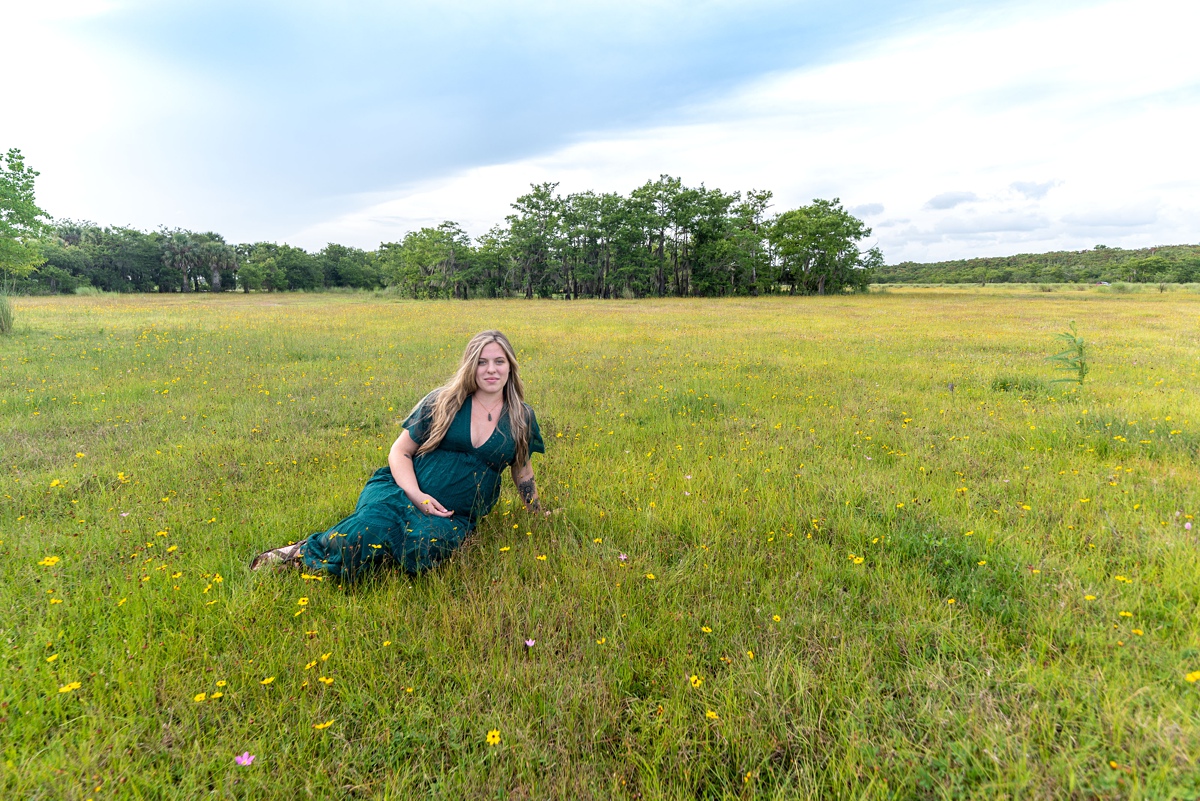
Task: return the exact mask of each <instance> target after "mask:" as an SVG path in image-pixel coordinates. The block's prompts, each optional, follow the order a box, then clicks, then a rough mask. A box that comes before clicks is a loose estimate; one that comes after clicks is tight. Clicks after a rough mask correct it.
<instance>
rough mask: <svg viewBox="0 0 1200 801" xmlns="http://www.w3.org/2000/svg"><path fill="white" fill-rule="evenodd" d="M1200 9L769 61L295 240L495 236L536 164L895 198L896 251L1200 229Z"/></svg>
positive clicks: (995, 250)
mask: <svg viewBox="0 0 1200 801" xmlns="http://www.w3.org/2000/svg"><path fill="white" fill-rule="evenodd" d="M1197 22H1200V7H1196V6H1194V5H1193V4H1191V3H1185V2H1168V1H1167V0H1160V1H1159V2H1153V1H1151V2H1146V1H1145V0H1142V1H1141V2H1127V1H1125V0H1122V1H1121V2H1113V3H1108V4H1105V5H1102V6H1098V7H1091V8H1078V9H1074V10H1069V11H1065V12H1054V11H1046V12H1042V13H1041V14H1039V15H1036V16H1026V17H1024V18H1022V19H1019V20H1000V21H998V20H996V19H994V18H988V19H982V20H980V19H977V20H975V21H973V22H970V23H966V24H964V23H961V22H959V23H956V24H953V25H951V24H949V23H947V24H946V25H944V26H943V27H940V28H937V29H934V30H932V31H929V32H925V33H919V34H913V35H905V36H899V37H897V38H895V39H892V40H889V41H885V42H882V43H877V44H876V45H875V46H873V47H872V48H871V49H870V51H869V52H863V53H861V54H860V55H859V56H858V57H856V58H853V59H849V60H846V61H844V62H841V63H836V64H830V65H827V66H824V67H820V68H817V69H805V70H798V71H794V72H787V73H782V74H778V75H773V76H769V77H767V78H764V79H762V80H760V81H758V82H756V83H754V84H752V85H749V86H745V87H743V88H742V89H740V90H739V91H737V92H735V93H733V94H731V95H730V96H728V97H725V98H723V99H721V100H719V101H717V102H713V103H710V104H706V105H704V106H702V107H696V108H692V109H689V110H688V111H687V112H686V113H685V114H684V115H683V116H682V117H681V119H680V121H679V122H678V123H677V124H673V125H667V126H661V127H658V128H652V129H646V130H638V131H631V132H627V133H625V134H623V135H615V136H603V137H601V136H597V137H595V138H592V139H587V140H583V141H580V142H578V143H576V144H574V145H571V146H569V147H565V148H562V149H560V150H558V151H556V152H553V153H548V154H545V155H543V156H539V157H536V158H529V159H524V160H521V161H516V162H512V163H507V164H497V165H491V166H485V167H478V168H474V169H469V170H465V171H462V172H460V173H458V174H455V175H451V176H448V177H446V178H444V179H441V180H437V181H431V182H427V183H424V184H421V185H416V186H410V187H404V188H401V189H398V190H397V191H396V192H394V193H389V194H386V195H376V196H373V197H364V198H362V205H361V208H360V210H359V211H356V212H354V213H351V214H347V215H344V216H341V217H338V218H336V219H331V220H328V221H327V222H325V223H321V224H320V225H317V226H313V227H310V228H307V229H305V230H301V231H297V232H296V234H295V237H294V238H293V239H294V240H295V241H297V242H300V243H302V244H306V245H310V246H312V245H320V244H323V243H324V242H325V241H330V240H332V241H345V242H351V241H353V242H355V243H356V244H360V245H368V246H369V245H373V244H375V243H377V242H378V241H381V240H391V239H397V238H399V237H400V236H401V235H402V234H403V233H404V231H406V230H410V229H415V228H417V227H420V226H422V225H430V224H436V223H437V222H440V221H441V220H443V219H454V220H457V221H459V222H461V223H463V224H464V226H465V227H466V228H467V229H468V230H469V231H471V232H472V233H474V234H479V233H482V232H483V231H484V230H486V229H487V228H488V227H489V226H490V225H492V224H495V223H498V222H501V221H502V220H503V217H504V215H505V214H506V213H508V211H509V208H508V204H509V203H510V202H511V201H512V200H513V199H515V198H516V196H517V195H518V194H520V193H522V192H523V191H525V190H526V189H527V187H528V184H529V183H531V182H541V181H559V182H561V183H560V191H564V192H571V191H582V190H585V189H593V190H597V191H620V192H628V191H629V190H630V189H632V188H633V187H635V186H637V185H640V184H641V183H643V182H644V181H645V180H647V179H650V178H654V177H657V176H658V175H659V174H660V173H663V172H666V173H669V174H672V175H677V176H680V177H682V178H683V179H684V181H685V182H686V183H689V184H697V183H700V182H704V183H705V184H706V185H707V186H709V187H714V186H716V187H720V188H722V189H724V190H726V191H730V190H734V189H743V190H744V189H749V188H766V189H772V190H773V191H774V192H775V200H776V208H778V209H782V208H788V207H792V206H795V205H799V204H802V203H805V202H808V201H809V200H811V199H812V198H813V197H833V196H839V197H840V198H841V199H842V200H843V201H844V202H845V203H846V204H847V206H849V207H856V204H858V206H857V207H861V208H864V209H865V208H867V207H868V205H870V206H871V207H872V208H873V207H874V206H879V207H881V208H880V210H879V212H874V211H872V212H870V213H880V212H881V211H882V207H886V208H887V209H888V211H889V213H890V215H892V216H891V220H892V221H891V222H889V221H887V220H884V221H880V222H878V223H877V224H875V225H874V227H875V229H876V235H877V237H878V243H879V244H880V245H881V246H882V248H883V250H884V254H885V256H886V257H887V258H888V260H889V261H899V260H903V259H919V260H924V259H935V258H958V257H963V256H970V255H989V254H1000V253H1009V252H1018V251H1024V252H1028V251H1032V250H1047V249H1054V248H1071V249H1077V248H1081V247H1088V246H1091V245H1093V244H1095V242H1094V241H1093V239H1095V237H1097V236H1099V235H1101V234H1103V236H1104V237H1105V242H1106V244H1109V245H1143V244H1168V243H1175V242H1185V241H1194V240H1195V239H1196V229H1195V226H1194V220H1195V219H1197V218H1198V217H1200V159H1197V158H1196V157H1195V153H1194V143H1193V141H1192V140H1193V137H1194V131H1196V130H1200V102H1197V93H1198V92H1197V87H1198V86H1200V60H1197V59H1195V58H1194V57H1193V47H1192V42H1191V38H1192V33H1191V31H1193V30H1195V23H1197ZM1114 54H1119V57H1117V56H1116V55H1114ZM1030 176H1037V178H1038V180H1037V181H1031V180H1029V177H1030ZM1051 187H1055V191H1054V192H1050V191H1049V189H1050V188H1051ZM953 192H960V193H967V194H969V195H971V196H974V197H975V200H974V201H973V202H972V203H971V204H970V205H969V206H968V207H966V208H967V209H969V210H970V212H971V213H970V214H969V215H966V214H963V213H960V212H961V211H962V209H961V208H960V209H954V210H953V211H952V212H951V211H950V209H951V208H952V207H953V206H958V205H959V204H958V203H948V204H947V205H943V206H941V207H940V208H938V207H937V206H936V204H935V207H934V208H927V207H926V205H927V201H928V200H929V198H935V199H936V198H937V197H939V196H941V197H945V196H946V195H947V193H953ZM967 194H965V195H964V196H963V198H964V199H967ZM863 213H864V214H867V213H868V212H867V211H865V210H864V212H863ZM947 214H951V215H952V216H950V217H947V216H946V215H947ZM1121 221H1124V223H1125V224H1124V225H1120V226H1118V225H1117V223H1120V222H1121Z"/></svg>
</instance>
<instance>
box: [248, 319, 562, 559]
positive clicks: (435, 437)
mask: <svg viewBox="0 0 1200 801" xmlns="http://www.w3.org/2000/svg"><path fill="white" fill-rule="evenodd" d="M545 452H546V448H545V445H544V444H543V443H542V435H541V431H540V430H539V429H538V424H537V418H536V417H534V414H533V409H532V408H530V407H529V406H528V405H527V404H526V403H525V386H524V384H523V383H522V382H521V377H520V375H519V374H518V372H517V361H516V358H515V356H514V354H513V349H512V345H511V344H509V341H508V339H507V338H506V337H505V336H504V334H502V333H500V332H499V331H484V332H483V333H481V334H476V335H475V336H474V337H473V338H472V339H471V341H470V342H468V343H467V349H466V351H465V352H464V353H463V359H462V363H461V364H460V365H459V368H458V372H457V373H455V375H454V377H453V378H452V379H451V380H450V381H449V382H448V383H447V384H446V385H445V386H443V387H441V388H440V389H435V390H434V391H433V392H431V393H429V394H428V395H426V396H425V398H424V400H422V401H421V402H420V403H418V404H417V406H416V408H414V409H413V410H412V412H411V413H410V414H409V415H408V419H406V420H405V421H404V431H403V432H402V433H401V434H400V437H399V438H398V439H397V440H396V442H395V443H394V444H393V445H392V449H391V452H390V453H389V454H388V466H387V467H381V468H379V469H378V470H376V471H375V474H374V475H373V476H372V477H371V479H370V480H369V481H367V485H366V487H364V488H363V491H362V493H361V494H360V495H359V496H358V505H357V507H356V508H355V510H354V514H352V515H350V516H349V517H347V518H346V519H345V520H343V521H341V522H340V523H338V524H337V525H336V526H334V527H333V528H331V529H329V530H328V531H325V532H322V533H320V534H313V535H312V536H311V537H309V538H308V539H307V540H304V541H303V542H299V543H296V544H294V545H288V546H285V547H283V548H276V549H275V550H273V551H267V552H265V553H261V554H259V555H258V556H256V557H255V558H254V561H252V562H251V563H250V569H251V570H258V569H260V568H263V567H267V566H270V565H276V566H280V567H293V566H294V567H304V568H307V569H309V570H312V571H324V572H327V573H332V574H333V575H335V576H339V577H343V578H345V579H348V580H354V579H356V578H358V577H359V576H361V575H362V574H363V573H365V572H366V571H368V570H371V569H373V568H375V567H376V566H377V565H380V564H382V563H384V562H387V561H394V562H397V563H399V564H400V566H401V567H402V568H403V569H404V570H405V572H408V573H419V572H421V571H422V570H426V569H428V568H430V567H432V566H433V565H435V564H437V563H438V562H439V561H441V560H442V559H444V558H446V557H447V556H449V555H450V554H451V553H452V552H453V551H454V549H455V548H457V547H458V546H459V545H461V544H462V542H463V540H464V539H465V538H466V536H467V534H469V533H470V532H471V530H472V529H474V528H475V525H476V523H478V522H479V519H480V518H482V517H483V516H484V515H486V514H487V513H488V512H490V511H491V509H492V507H493V506H495V504H496V501H497V499H498V498H499V497H500V473H501V471H502V470H503V469H504V468H505V467H511V469H512V470H511V474H512V478H513V482H514V483H515V484H516V485H517V490H518V492H519V493H520V495H521V500H522V501H523V502H524V504H525V508H526V509H528V510H529V511H531V512H540V511H542V508H541V504H540V503H539V501H538V493H537V486H536V484H535V483H534V478H533V467H532V466H531V465H530V455H531V454H533V453H545ZM546 514H549V513H548V512H547V513H546Z"/></svg>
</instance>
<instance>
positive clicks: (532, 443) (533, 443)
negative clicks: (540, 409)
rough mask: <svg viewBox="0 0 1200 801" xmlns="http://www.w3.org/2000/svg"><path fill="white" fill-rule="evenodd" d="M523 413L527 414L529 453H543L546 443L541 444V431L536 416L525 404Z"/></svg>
mask: <svg viewBox="0 0 1200 801" xmlns="http://www.w3.org/2000/svg"><path fill="white" fill-rule="evenodd" d="M525 411H527V412H529V452H530V453H545V452H546V443H545V442H542V429H541V428H539V427H538V422H537V415H536V414H534V413H533V408H532V407H531V406H529V405H528V404H526V406H525Z"/></svg>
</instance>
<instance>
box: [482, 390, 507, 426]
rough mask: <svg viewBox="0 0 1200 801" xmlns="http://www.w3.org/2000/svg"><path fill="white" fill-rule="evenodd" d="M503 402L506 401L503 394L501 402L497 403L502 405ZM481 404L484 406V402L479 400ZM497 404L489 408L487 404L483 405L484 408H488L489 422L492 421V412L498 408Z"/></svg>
mask: <svg viewBox="0 0 1200 801" xmlns="http://www.w3.org/2000/svg"><path fill="white" fill-rule="evenodd" d="M502 403H504V397H503V396H501V398H500V401H499V402H498V403H497V404H496V406H499V405H501V404H502ZM479 405H480V406H483V402H482V401H480V402H479ZM496 406H493V407H492V408H491V409H488V407H486V406H483V408H484V409H487V416H488V422H489V423H490V422H491V421H492V412H493V411H495V409H496Z"/></svg>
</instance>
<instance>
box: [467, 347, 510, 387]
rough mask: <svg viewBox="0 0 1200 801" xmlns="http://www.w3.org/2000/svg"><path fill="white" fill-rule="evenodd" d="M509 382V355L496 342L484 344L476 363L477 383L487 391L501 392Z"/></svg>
mask: <svg viewBox="0 0 1200 801" xmlns="http://www.w3.org/2000/svg"><path fill="white" fill-rule="evenodd" d="M507 383H508V356H506V355H505V354H504V348H502V347H500V346H499V345H497V344H496V343H495V342H489V343H488V344H486V345H484V346H483V350H482V351H480V353H479V362H478V363H477V364H476V365H475V385H476V386H477V387H479V388H480V389H481V390H483V391H484V392H487V393H492V392H499V391H500V390H502V389H504V385H505V384H507Z"/></svg>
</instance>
